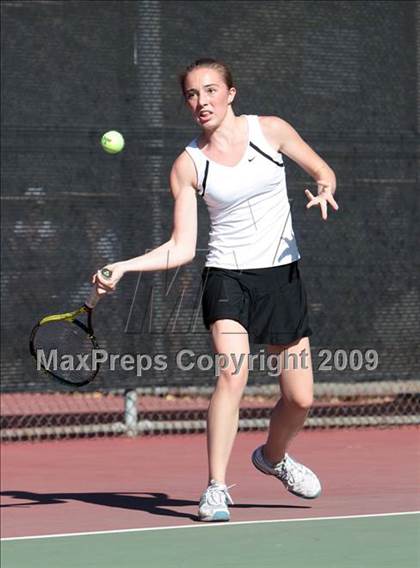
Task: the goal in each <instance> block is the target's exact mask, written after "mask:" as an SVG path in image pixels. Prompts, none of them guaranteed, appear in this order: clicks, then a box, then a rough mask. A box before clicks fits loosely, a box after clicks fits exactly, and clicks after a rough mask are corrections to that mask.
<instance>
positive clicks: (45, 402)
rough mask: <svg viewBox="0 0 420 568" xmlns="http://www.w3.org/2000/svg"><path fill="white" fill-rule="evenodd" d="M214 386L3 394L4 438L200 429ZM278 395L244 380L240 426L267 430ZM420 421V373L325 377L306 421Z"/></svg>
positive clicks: (318, 424) (310, 424)
mask: <svg viewBox="0 0 420 568" xmlns="http://www.w3.org/2000/svg"><path fill="white" fill-rule="evenodd" d="M211 392H212V389H211V388H195V387H189V388H188V387H181V388H178V389H175V388H171V389H168V388H150V389H138V390H128V391H126V392H107V393H104V392H91V393H84V394H80V393H68V394H58V393H53V394H47V393H38V394H33V393H32V394H22V393H19V394H6V395H3V397H2V403H1V414H2V424H1V426H2V439H3V440H4V441H19V440H45V439H62V438H74V437H98V436H120V435H126V436H137V435H156V434H187V433H195V432H203V431H204V430H205V428H206V416H207V408H208V404H209V398H210V396H211ZM278 398H279V394H278V388H277V387H275V386H274V385H266V386H260V387H247V389H246V390H245V394H244V397H243V399H242V402H241V408H240V413H239V430H241V431H249V430H265V429H267V427H268V423H269V419H270V415H271V411H272V408H273V406H274V405H275V404H276V402H277V400H278ZM419 423H420V381H398V382H378V383H359V384H353V385H349V384H345V383H341V384H340V383H323V384H317V385H316V386H315V403H314V405H313V407H312V409H311V411H310V414H309V417H308V419H307V421H306V424H305V428H307V429H310V428H343V427H361V426H364V427H366V426H375V427H385V426H386V427H389V426H402V425H413V424H419Z"/></svg>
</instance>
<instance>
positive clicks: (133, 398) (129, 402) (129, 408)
mask: <svg viewBox="0 0 420 568" xmlns="http://www.w3.org/2000/svg"><path fill="white" fill-rule="evenodd" d="M124 423H125V427H126V434H127V436H131V437H134V436H137V391H136V390H126V391H125V393H124Z"/></svg>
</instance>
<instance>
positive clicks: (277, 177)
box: [185, 115, 300, 269]
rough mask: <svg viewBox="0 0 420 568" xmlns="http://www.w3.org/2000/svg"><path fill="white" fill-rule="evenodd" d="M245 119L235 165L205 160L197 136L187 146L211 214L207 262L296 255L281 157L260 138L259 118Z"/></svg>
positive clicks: (276, 262)
mask: <svg viewBox="0 0 420 568" xmlns="http://www.w3.org/2000/svg"><path fill="white" fill-rule="evenodd" d="M246 118H247V121H248V137H249V140H248V146H247V149H246V151H245V155H244V156H243V157H242V159H241V161H240V162H239V163H238V164H236V166H233V167H230V166H223V165H221V164H218V163H217V162H214V161H213V160H211V159H210V158H207V156H205V154H204V153H203V152H202V151H201V150H200V149H199V148H198V145H197V138H195V139H194V140H193V141H192V142H190V144H189V145H188V146H187V147H186V148H185V149H186V151H187V152H188V154H189V155H190V156H191V158H192V159H193V161H194V164H195V167H196V170H197V182H198V185H197V187H198V192H199V195H201V196H202V197H203V199H204V201H205V202H206V205H207V209H208V212H209V216H210V235H209V244H208V254H207V258H206V263H205V265H206V266H214V267H217V268H228V269H252V268H268V267H271V266H280V265H282V264H289V263H291V262H293V261H295V260H298V259H299V258H300V254H299V251H298V247H297V244H296V239H295V236H294V233H293V227H292V216H291V210H290V204H289V199H288V196H287V187H286V175H285V171H284V170H285V169H284V164H283V158H282V155H281V154H280V153H277V152H276V151H275V150H274V148H273V147H272V146H271V145H270V144H269V142H268V141H267V140H266V138H265V137H264V135H263V133H262V130H261V127H260V123H259V119H258V116H250V115H247V116H246Z"/></svg>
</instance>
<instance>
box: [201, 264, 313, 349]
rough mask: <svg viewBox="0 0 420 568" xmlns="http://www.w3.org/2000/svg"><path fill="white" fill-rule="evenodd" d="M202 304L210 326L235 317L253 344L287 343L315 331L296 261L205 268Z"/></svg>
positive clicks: (206, 323) (208, 327)
mask: <svg viewBox="0 0 420 568" xmlns="http://www.w3.org/2000/svg"><path fill="white" fill-rule="evenodd" d="M202 307H203V320H204V325H205V326H206V328H207V329H210V325H211V324H212V323H214V322H215V321H217V320H220V319H231V320H235V321H238V322H239V323H240V324H241V325H242V326H243V327H244V328H245V329H246V330H247V332H248V335H249V339H250V341H252V342H253V343H262V344H267V345H287V344H288V343H292V342H294V341H296V340H298V339H300V338H301V337H309V336H310V335H311V334H312V330H311V329H310V327H309V321H308V309H307V300H306V292H305V288H304V285H303V282H302V280H301V278H300V274H299V267H298V262H297V261H296V262H292V263H291V264H286V265H282V266H274V267H270V268H256V269H244V270H230V269H225V268H214V267H205V268H204V270H203V273H202Z"/></svg>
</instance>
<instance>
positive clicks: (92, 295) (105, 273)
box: [85, 268, 112, 310]
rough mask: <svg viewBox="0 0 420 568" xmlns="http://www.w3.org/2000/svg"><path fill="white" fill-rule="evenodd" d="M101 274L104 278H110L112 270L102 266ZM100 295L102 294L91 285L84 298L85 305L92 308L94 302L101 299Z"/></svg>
mask: <svg viewBox="0 0 420 568" xmlns="http://www.w3.org/2000/svg"><path fill="white" fill-rule="evenodd" d="M101 275H102V276H103V277H104V278H111V276H112V272H111V270H109V269H108V268H102V270H101ZM102 295H103V294H98V291H97V289H96V286H92V288H91V290H90V294H89V296H88V297H87V298H86V300H85V306H87V307H88V308H89V309H91V310H93V308H94V307H95V306H96V304H97V303H98V302H99V300H100V299H101V296H102Z"/></svg>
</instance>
